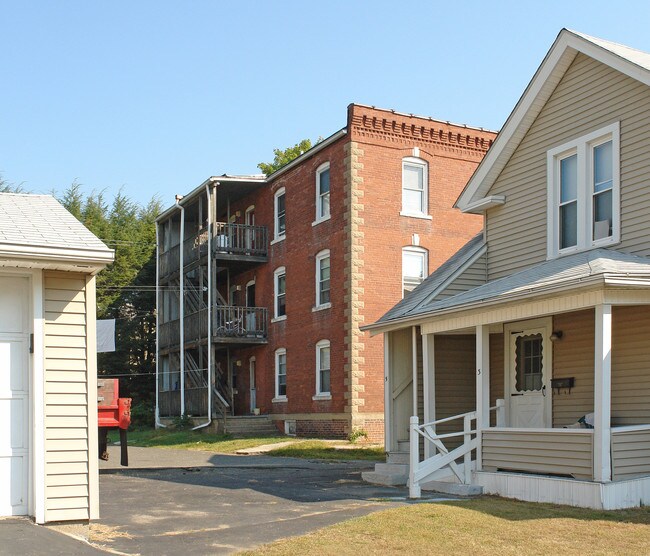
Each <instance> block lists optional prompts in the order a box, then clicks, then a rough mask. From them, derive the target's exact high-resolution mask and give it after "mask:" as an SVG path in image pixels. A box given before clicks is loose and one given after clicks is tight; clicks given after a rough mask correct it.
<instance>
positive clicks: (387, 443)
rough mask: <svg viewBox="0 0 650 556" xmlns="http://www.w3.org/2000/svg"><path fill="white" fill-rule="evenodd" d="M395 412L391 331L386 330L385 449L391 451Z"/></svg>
mask: <svg viewBox="0 0 650 556" xmlns="http://www.w3.org/2000/svg"><path fill="white" fill-rule="evenodd" d="M392 412H393V406H392V399H391V381H390V332H384V450H385V451H386V452H390V451H391V450H392V449H393V446H392V445H391V442H392V438H391V434H390V428H391V414H392Z"/></svg>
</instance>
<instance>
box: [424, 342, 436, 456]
mask: <svg viewBox="0 0 650 556" xmlns="http://www.w3.org/2000/svg"><path fill="white" fill-rule="evenodd" d="M422 365H423V369H422V389H423V390H424V414H423V419H424V422H425V423H431V421H435V420H436V364H435V336H434V335H433V334H424V335H422ZM435 453H436V449H435V446H433V444H431V442H430V441H428V440H425V441H424V457H425V459H427V458H430V457H431V456H433V455H435Z"/></svg>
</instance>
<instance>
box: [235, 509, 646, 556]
mask: <svg viewBox="0 0 650 556" xmlns="http://www.w3.org/2000/svg"><path fill="white" fill-rule="evenodd" d="M649 524H650V509H649V508H640V509H634V510H621V511H616V512H605V511H595V510H584V509H578V508H570V507H567V506H553V505H549V504H532V503H527V502H517V501H512V500H505V499H501V498H495V497H483V498H479V499H475V500H464V501H458V502H444V503H439V504H426V503H423V504H414V505H412V506H408V507H403V508H397V509H392V510H386V511H383V512H377V513H375V514H372V515H368V516H366V517H362V518H357V519H353V520H350V521H346V522H343V523H340V524H338V525H334V526H332V527H327V528H325V529H321V530H319V531H316V532H314V533H311V534H309V535H305V536H303V537H295V538H291V539H287V540H283V541H278V542H275V543H273V544H269V545H266V546H264V547H261V548H260V549H258V550H255V551H252V552H247V553H245V554H262V555H273V556H280V555H294V554H300V555H301V556H302V555H305V554H314V555H316V554H318V555H319V556H326V555H336V556H344V555H347V554H350V555H358V554H363V555H364V556H368V555H372V554H408V555H411V554H427V555H437V554H440V555H450V554H463V555H467V554H472V555H475V554H478V555H481V554H485V555H488V554H489V555H490V556H494V555H502V554H506V555H507V554H513V555H514V554H516V555H527V556H528V555H550V554H561V555H562V556H567V555H578V554H579V555H586V554H589V555H591V554H638V555H640V554H648V552H649V551H650V527H649V526H648V525H649Z"/></svg>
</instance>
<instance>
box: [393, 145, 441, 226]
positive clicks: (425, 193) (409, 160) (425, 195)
mask: <svg viewBox="0 0 650 556" xmlns="http://www.w3.org/2000/svg"><path fill="white" fill-rule="evenodd" d="M406 165H409V166H421V167H422V169H423V171H422V208H423V210H421V211H416V212H411V211H408V210H405V209H404V205H403V204H402V210H400V216H408V217H412V218H425V219H427V220H432V219H433V217H432V216H431V215H429V164H428V162H427V161H426V160H424V159H422V158H417V157H414V156H407V157H404V158H403V159H402V187H401V189H400V193H401V194H402V203H403V202H404V201H403V199H404V197H403V195H404V167H405V166H406Z"/></svg>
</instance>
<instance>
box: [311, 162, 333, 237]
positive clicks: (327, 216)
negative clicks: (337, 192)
mask: <svg viewBox="0 0 650 556" xmlns="http://www.w3.org/2000/svg"><path fill="white" fill-rule="evenodd" d="M329 169H330V163H329V162H324V163H323V164H321V165H320V166H319V167H318V168H316V185H315V187H314V189H315V191H316V207H315V208H316V218H315V220H314V221H313V222H312V223H311V225H312V226H316V225H317V224H320V223H321V222H325V221H326V220H329V219H330V218H331V217H332V173H331V172H330V192H329V193H330V206H329V210H330V211H329V212H328V213H327V214H325V215H323V216H321V215H319V212H320V210H319V209H320V197H321V195H320V175H321V174H322V173H323V172H324V171H325V170H329Z"/></svg>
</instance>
